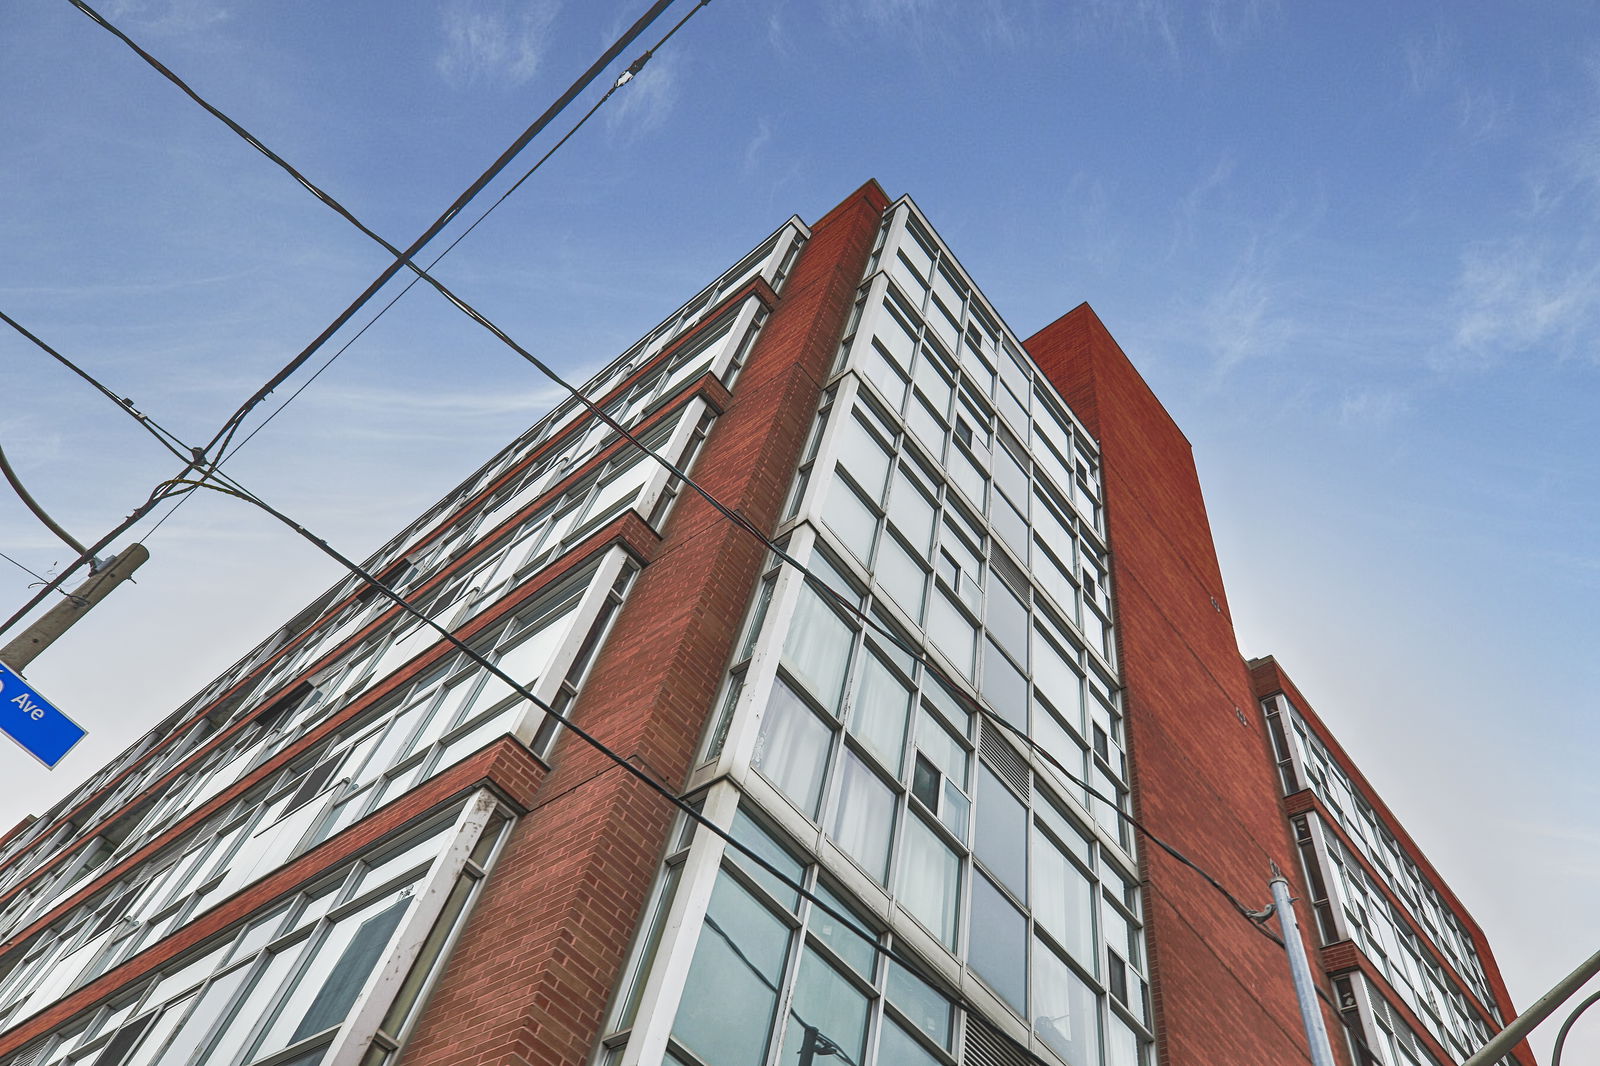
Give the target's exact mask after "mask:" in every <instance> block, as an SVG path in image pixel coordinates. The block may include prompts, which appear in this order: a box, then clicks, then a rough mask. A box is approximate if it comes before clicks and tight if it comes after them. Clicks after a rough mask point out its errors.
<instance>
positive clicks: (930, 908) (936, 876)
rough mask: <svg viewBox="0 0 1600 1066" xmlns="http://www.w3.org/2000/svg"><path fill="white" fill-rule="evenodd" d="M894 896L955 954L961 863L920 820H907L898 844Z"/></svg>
mask: <svg viewBox="0 0 1600 1066" xmlns="http://www.w3.org/2000/svg"><path fill="white" fill-rule="evenodd" d="M897 882H898V885H897V887H896V889H895V895H896V897H897V898H898V899H899V901H900V904H901V906H903V907H905V909H906V910H907V911H909V912H910V913H911V915H912V916H913V917H915V918H916V919H917V920H918V921H920V922H921V923H922V924H923V925H924V926H925V927H926V928H927V929H928V931H929V932H931V933H932V934H933V935H934V936H936V937H938V938H939V939H940V940H941V941H942V942H943V943H944V946H945V947H947V948H950V949H951V950H952V951H953V950H955V946H956V908H957V906H958V904H959V902H960V899H961V860H960V859H959V858H958V857H957V856H956V853H955V852H954V851H953V850H951V848H950V847H949V845H947V844H946V843H945V842H944V841H943V840H940V839H939V834H937V833H935V832H934V831H933V830H932V829H930V828H929V827H928V826H927V825H925V824H924V823H923V821H922V819H920V818H917V817H908V818H907V819H906V825H905V832H904V834H903V837H902V840H901V843H900V869H899V873H898V878H897Z"/></svg>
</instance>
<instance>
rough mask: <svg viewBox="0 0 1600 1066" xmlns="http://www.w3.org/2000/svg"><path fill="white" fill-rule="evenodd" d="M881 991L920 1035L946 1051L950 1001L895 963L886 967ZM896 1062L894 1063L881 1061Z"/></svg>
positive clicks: (948, 1033)
mask: <svg viewBox="0 0 1600 1066" xmlns="http://www.w3.org/2000/svg"><path fill="white" fill-rule="evenodd" d="M885 991H886V993H887V995H888V997H889V1002H890V1003H893V1004H894V1005H895V1008H896V1009H897V1010H899V1011H900V1012H901V1013H902V1014H904V1015H905V1016H906V1017H907V1018H908V1019H910V1021H911V1022H912V1024H913V1025H914V1026H915V1027H916V1028H917V1029H919V1030H921V1031H922V1034H923V1035H924V1036H926V1037H928V1038H929V1039H931V1040H933V1041H934V1042H935V1043H937V1044H938V1045H939V1046H940V1047H942V1048H946V1049H948V1048H949V1047H950V1037H951V1035H952V1034H951V1026H950V1000H949V999H947V998H946V997H945V996H943V995H941V994H940V993H939V991H938V990H937V989H935V988H934V987H933V986H932V985H930V984H928V982H926V981H924V980H923V979H922V978H920V977H918V976H917V975H916V974H914V973H912V972H911V971H910V970H908V969H906V968H905V967H904V966H902V965H900V964H899V963H898V962H891V963H890V964H889V980H888V984H887V985H886V988H885ZM882 1061H883V1062H885V1063H886V1064H887V1063H892V1062H897V1061H898V1060H897V1059H883V1060H882Z"/></svg>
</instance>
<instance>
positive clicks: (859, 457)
mask: <svg viewBox="0 0 1600 1066" xmlns="http://www.w3.org/2000/svg"><path fill="white" fill-rule="evenodd" d="M839 463H840V465H841V466H843V467H844V468H845V469H846V470H848V471H850V476H851V477H853V478H855V480H856V484H858V485H860V486H861V488H862V489H863V490H865V492H866V494H867V496H868V497H869V498H870V499H871V500H872V501H873V502H874V503H877V502H879V501H881V500H882V499H883V490H884V486H885V484H886V483H887V482H888V479H889V452H888V449H886V448H885V447H884V445H883V443H882V442H881V441H879V440H878V437H877V435H876V434H874V433H873V432H872V431H871V430H869V429H867V427H866V426H864V425H863V424H862V422H861V416H860V415H859V414H856V413H854V412H852V415H851V417H849V418H847V419H845V420H844V427H843V429H842V433H841V437H840V443H839Z"/></svg>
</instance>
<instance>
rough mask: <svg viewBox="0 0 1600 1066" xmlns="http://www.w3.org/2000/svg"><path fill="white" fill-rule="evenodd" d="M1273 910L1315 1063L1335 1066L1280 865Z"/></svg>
mask: <svg viewBox="0 0 1600 1066" xmlns="http://www.w3.org/2000/svg"><path fill="white" fill-rule="evenodd" d="M1272 909H1273V910H1275V911H1277V912H1278V928H1279V929H1280V930H1282V931H1283V947H1284V950H1285V951H1287V952H1288V953H1289V975H1290V977H1291V978H1292V979H1293V980H1294V994H1295V998H1296V999H1298V1000H1299V1001H1300V1021H1301V1022H1302V1023H1304V1025H1305V1027H1306V1041H1307V1043H1309V1044H1310V1045H1311V1063H1312V1066H1334V1061H1333V1046H1332V1045H1331V1044H1329V1043H1328V1029H1327V1026H1325V1025H1324V1024H1323V1023H1322V1005H1321V1004H1320V1003H1318V1002H1317V986H1316V985H1315V984H1314V983H1313V982H1312V979H1311V963H1310V962H1308V961H1307V960H1306V946H1305V943H1304V942H1303V941H1302V940H1301V939H1300V923H1299V922H1298V921H1296V920H1295V916H1294V901H1293V900H1292V899H1290V898H1289V879H1288V878H1286V877H1284V876H1283V871H1282V870H1280V869H1278V864H1277V863H1273V864H1272Z"/></svg>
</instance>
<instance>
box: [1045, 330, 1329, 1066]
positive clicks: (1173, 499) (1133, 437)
mask: <svg viewBox="0 0 1600 1066" xmlns="http://www.w3.org/2000/svg"><path fill="white" fill-rule="evenodd" d="M1027 348H1028V352H1029V354H1031V355H1032V356H1033V357H1034V359H1035V361H1037V362H1038V364H1039V365H1040V367H1041V368H1042V369H1043V370H1044V371H1045V373H1046V374H1047V375H1048V376H1049V377H1050V379H1051V381H1052V382H1054V384H1055V385H1056V388H1057V389H1058V390H1060V392H1061V394H1062V395H1063V396H1064V397H1065V398H1066V400H1067V403H1068V404H1070V405H1071V407H1072V409H1073V410H1074V411H1075V412H1076V413H1077V414H1078V416H1079V418H1081V419H1082V420H1083V421H1084V424H1085V425H1086V426H1087V427H1088V429H1089V432H1090V433H1092V434H1094V435H1095V436H1096V437H1098V438H1099V440H1100V446H1101V455H1102V463H1103V478H1104V482H1105V499H1106V526H1107V531H1108V539H1109V546H1110V548H1111V559H1112V592H1113V594H1114V595H1115V597H1116V601H1117V622H1118V632H1119V636H1118V641H1117V650H1118V655H1119V659H1120V664H1121V668H1122V673H1123V678H1124V683H1125V685H1126V689H1125V692H1124V708H1125V712H1126V715H1127V723H1128V733H1129V738H1128V747H1129V759H1130V761H1131V763H1132V765H1133V771H1132V785H1133V798H1134V807H1135V811H1136V814H1137V815H1138V817H1139V818H1140V819H1141V820H1142V822H1143V823H1144V824H1145V825H1146V826H1148V827H1149V829H1150V830H1151V831H1152V832H1154V833H1155V834H1156V835H1157V836H1159V837H1161V838H1162V839H1163V840H1166V841H1168V842H1169V843H1171V844H1172V845H1174V846H1175V847H1177V848H1178V849H1179V850H1180V851H1182V852H1183V853H1184V854H1186V855H1188V856H1190V857H1191V858H1193V859H1194V860H1196V861H1197V862H1199V863H1200V864H1201V865H1202V866H1204V867H1205V868H1206V869H1207V870H1208V871H1209V872H1210V873H1211V874H1212V875H1213V876H1214V877H1216V878H1217V880H1218V881H1220V882H1221V883H1222V884H1223V885H1225V886H1227V887H1228V888H1229V889H1230V890H1231V891H1232V892H1233V893H1234V894H1235V895H1237V896H1239V897H1241V898H1242V899H1243V901H1244V902H1245V903H1247V904H1248V905H1250V906H1252V907H1256V906H1261V905H1264V904H1265V903H1266V902H1267V900H1268V899H1269V888H1268V880H1269V879H1270V877H1271V873H1270V863H1272V862H1276V863H1277V864H1278V865H1279V866H1280V867H1281V868H1283V869H1284V870H1285V871H1287V872H1288V873H1289V876H1290V877H1291V879H1292V880H1293V882H1294V884H1295V894H1296V895H1297V896H1302V897H1303V896H1304V895H1305V892H1304V890H1303V888H1302V887H1301V886H1300V872H1299V871H1300V867H1299V863H1298V861H1297V860H1296V858H1295V852H1294V849H1293V847H1292V841H1291V839H1290V837H1289V834H1288V829H1287V824H1286V822H1285V821H1284V818H1283V816H1282V813H1281V811H1280V807H1279V804H1278V784H1277V779H1276V777H1275V775H1274V771H1273V760H1272V756H1271V749H1270V747H1269V745H1268V740H1267V736H1266V730H1265V728H1264V727H1263V725H1262V722H1261V715H1260V714H1259V712H1258V711H1257V710H1256V701H1255V695H1254V691H1253V689H1252V687H1251V684H1250V676H1249V673H1248V671H1246V669H1245V666H1244V663H1243V662H1242V661H1241V659H1240V657H1239V651H1238V645H1237V643H1236V641H1235V639H1234V633H1233V623H1232V620H1231V619H1230V617H1229V615H1228V604H1227V596H1226V593H1225V592H1224V590H1223V585H1222V575H1221V573H1220V572H1219V570H1218V567H1217V558H1216V552H1215V549H1214V547H1213V545H1212V540H1211V528H1210V524H1209V522H1208V521H1207V518H1206V511H1205V502H1204V500H1203V499H1202V497H1201V493H1200V483H1199V479H1198V477H1197V475H1196V473H1195V468H1194V461H1193V458H1192V455H1191V452H1190V447H1189V442H1188V441H1187V440H1186V439H1185V438H1184V436H1183V434H1182V433H1181V432H1180V431H1179V430H1178V427H1177V425H1176V424H1174V423H1173V421H1172V418H1171V416H1169V415H1168V414H1167V412H1166V410H1165V408H1163V407H1162V406H1161V403H1160V401H1158V400H1157V399H1156V397H1155V395H1154V394H1153V393H1152V392H1151V391H1150V388H1149V386H1148V385H1146V384H1145V382H1144V379H1143V378H1141V377H1140V376H1139V373H1138V372H1137V371H1136V370H1135V369H1134V368H1133V365H1132V364H1131V363H1130V362H1129V361H1128V359H1127V357H1126V356H1125V355H1123V353H1122V350H1121V349H1120V348H1119V347H1118V346H1117V343H1116V341H1115V340H1113V339H1112V337H1111V335H1110V333H1108V332H1107V331H1106V328H1105V326H1104V325H1102V324H1101V322H1100V320H1099V319H1098V318H1097V317H1096V316H1095V314H1094V312H1093V311H1092V310H1090V308H1089V306H1088V305H1087V304H1083V305H1080V306H1079V307H1078V308H1076V309H1075V310H1073V311H1071V312H1069V313H1068V314H1067V315H1065V316H1063V317H1062V318H1060V319H1058V320H1057V321H1056V322H1054V323H1052V324H1051V325H1049V326H1047V327H1046V328H1045V329H1043V330H1041V331H1040V332H1039V333H1037V334H1036V335H1034V336H1033V337H1032V338H1031V339H1029V340H1028V342H1027ZM1140 855H1141V858H1140V868H1141V873H1142V875H1143V878H1144V884H1145V891H1146V897H1145V906H1146V910H1147V918H1146V920H1147V926H1146V937H1147V941H1148V950H1149V953H1150V969H1151V984H1152V988H1151V992H1152V999H1153V1007H1154V1014H1155V1025H1156V1037H1157V1046H1158V1048H1159V1054H1160V1059H1161V1062H1162V1063H1164V1064H1169V1066H1197V1064H1201V1063H1228V1064H1230V1066H1283V1064H1287V1063H1295V1062H1308V1061H1309V1054H1308V1052H1307V1050H1306V1037H1305V1033H1304V1031H1303V1029H1302V1026H1301V1022H1300V1017H1299V1013H1298V1007H1297V1005H1296V1003H1295V999H1294V994H1293V990H1292V987H1291V986H1290V983H1289V980H1288V969H1287V966H1288V964H1287V961H1286V959H1285V957H1284V952H1283V949H1282V948H1281V947H1279V946H1278V945H1277V944H1275V943H1273V942H1272V941H1271V940H1270V939H1268V938H1267V937H1265V936H1263V935H1262V934H1261V932H1260V931H1259V930H1257V929H1256V928H1254V927H1253V926H1252V923H1251V922H1250V921H1249V920H1248V919H1246V918H1244V917H1243V916H1241V915H1240V914H1239V913H1238V911H1236V910H1235V909H1234V908H1233V907H1232V906H1231V905H1230V904H1229V903H1228V902H1227V901H1226V900H1225V899H1224V898H1223V897H1222V896H1221V895H1220V894H1219V893H1218V892H1217V891H1216V890H1215V889H1214V888H1212V887H1211V886H1210V885H1208V884H1206V883H1205V882H1204V881H1203V880H1201V878H1200V877H1199V876H1198V875H1197V874H1196V873H1195V872H1194V871H1192V870H1189V869H1186V868H1184V867H1183V866H1182V865H1181V864H1179V863H1178V862H1177V861H1176V860H1174V859H1172V858H1171V857H1170V856H1168V855H1166V854H1165V853H1163V852H1161V851H1160V850H1159V849H1157V848H1155V847H1152V846H1149V845H1148V844H1142V845H1141V850H1140ZM1271 925H1272V926H1273V927H1274V928H1275V927H1276V925H1277V923H1276V922H1273V923H1271ZM1314 949H1315V945H1314V943H1308V950H1314ZM1324 1014H1325V1015H1326V1018H1327V1021H1328V1025H1329V1030H1330V1032H1332V1033H1335V1034H1336V1032H1337V1028H1338V1020H1337V1018H1336V1017H1335V1016H1334V1015H1333V1013H1332V1012H1331V1011H1328V1010H1326V1009H1325V1011H1324ZM1334 1044H1335V1046H1336V1047H1338V1046H1339V1045H1340V1041H1339V1040H1337V1039H1335V1040H1334Z"/></svg>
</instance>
